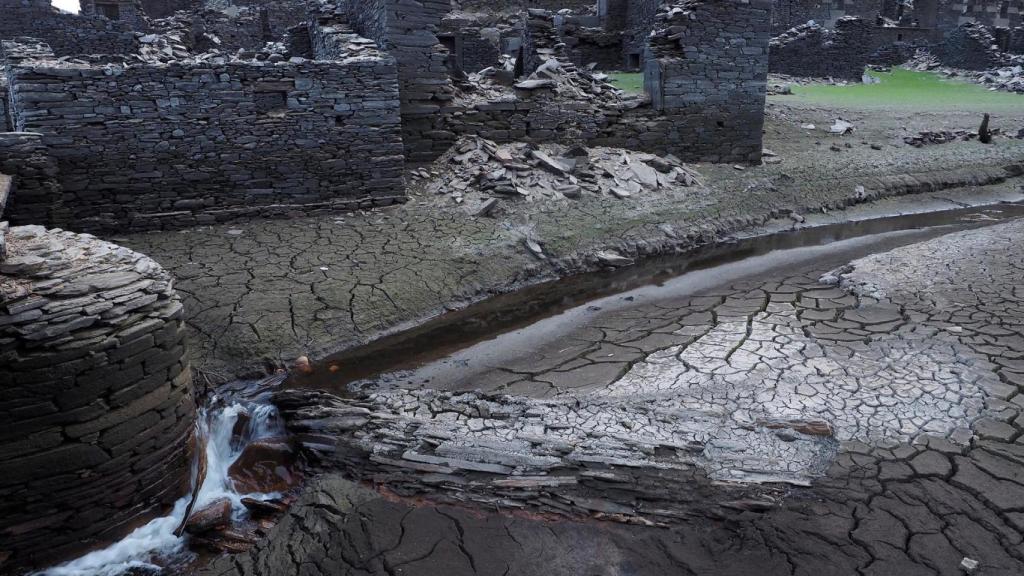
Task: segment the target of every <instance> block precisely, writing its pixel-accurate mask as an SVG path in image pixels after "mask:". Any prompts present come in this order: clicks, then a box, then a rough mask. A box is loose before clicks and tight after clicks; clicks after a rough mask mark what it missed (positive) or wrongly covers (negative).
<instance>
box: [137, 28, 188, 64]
mask: <svg viewBox="0 0 1024 576" xmlns="http://www.w3.org/2000/svg"><path fill="white" fill-rule="evenodd" d="M186 38H188V32H187V31H186V30H174V31H168V32H164V33H162V34H146V35H145V36H142V37H141V38H139V43H140V46H139V53H138V56H139V59H140V60H142V61H143V62H173V61H176V60H184V59H187V58H190V57H191V56H192V51H191V50H190V48H189V45H188V43H187V41H186Z"/></svg>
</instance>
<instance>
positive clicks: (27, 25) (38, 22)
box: [0, 0, 139, 56]
mask: <svg viewBox="0 0 1024 576" xmlns="http://www.w3.org/2000/svg"><path fill="white" fill-rule="evenodd" d="M0 13H2V14H3V17H2V18H0V40H9V39H13V38H18V37H24V36H30V37H33V38H39V39H41V40H43V41H45V42H46V43H47V44H48V45H49V46H50V47H51V48H52V50H53V52H54V53H55V54H56V55H57V56H72V55H78V54H133V53H135V52H136V51H137V50H138V48H139V42H138V39H137V38H136V35H135V33H134V31H133V30H132V26H131V25H130V24H129V23H127V22H122V21H115V20H109V19H107V18H104V17H103V16H96V15H78V14H66V13H61V12H59V11H58V10H57V9H56V8H53V7H52V6H50V3H49V2H46V1H45V0H31V1H27V2H23V1H22V0H0Z"/></svg>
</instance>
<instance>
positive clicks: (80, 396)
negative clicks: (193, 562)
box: [0, 226, 195, 573]
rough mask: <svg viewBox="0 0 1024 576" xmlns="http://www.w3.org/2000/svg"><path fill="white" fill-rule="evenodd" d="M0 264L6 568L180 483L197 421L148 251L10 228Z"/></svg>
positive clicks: (127, 516) (1, 543) (83, 537)
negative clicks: (137, 251)
mask: <svg viewBox="0 0 1024 576" xmlns="http://www.w3.org/2000/svg"><path fill="white" fill-rule="evenodd" d="M0 235H5V238H6V248H7V250H6V252H7V255H6V258H5V259H3V260H2V261H0V470H2V471H3V472H2V473H0V573H8V572H9V571H14V570H15V569H16V568H26V567H39V566H40V565H43V564H53V563H55V562H58V561H60V560H63V559H67V558H69V557H72V556H74V555H77V554H80V553H82V552H84V551H86V550H87V549H89V548H92V547H95V546H98V545H101V544H105V543H107V542H109V541H112V540H115V539H117V538H120V537H122V536H124V535H125V534H127V533H128V532H129V531H131V530H132V529H133V528H135V527H136V526H138V525H139V524H141V523H142V522H144V521H146V520H147V519H149V518H150V517H153V516H155V515H157V514H159V513H161V512H163V511H164V510H165V509H166V507H167V506H168V505H170V504H172V503H173V502H174V501H175V500H176V499H177V498H179V497H181V496H182V495H183V494H185V492H186V491H187V489H188V479H189V471H190V454H189V452H190V451H189V448H188V445H189V442H188V440H189V437H190V435H191V433H192V430H193V425H194V421H195V403H194V400H193V396H192V387H191V376H190V371H189V366H188V361H187V360H186V357H185V340H184V322H183V320H182V305H181V301H180V298H179V297H178V295H177V294H176V293H175V291H174V289H173V288H172V286H171V277H170V275H169V274H168V273H167V272H166V271H165V270H164V269H163V268H161V267H160V266H159V265H158V264H156V263H155V262H154V261H152V260H151V259H149V258H148V257H146V256H143V255H141V254H138V253H136V252H133V251H131V250H129V249H127V248H123V247H121V246H117V245H115V244H110V243H108V242H104V241H101V240H99V239H97V238H95V237H93V236H90V235H87V234H75V233H71V232H66V231H62V230H59V229H54V230H47V229H45V228H43V227H41V226H23V227H15V228H11V229H10V230H9V231H7V232H6V234H4V233H3V231H0Z"/></svg>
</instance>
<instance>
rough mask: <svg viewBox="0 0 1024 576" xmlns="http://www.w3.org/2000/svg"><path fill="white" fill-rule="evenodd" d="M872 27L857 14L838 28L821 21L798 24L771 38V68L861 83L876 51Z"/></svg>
mask: <svg viewBox="0 0 1024 576" xmlns="http://www.w3.org/2000/svg"><path fill="white" fill-rule="evenodd" d="M872 30H873V28H872V26H871V25H870V24H868V23H867V22H865V21H863V20H861V19H860V18H856V17H853V16H845V17H843V18H840V19H839V20H838V21H837V22H836V27H835V30H834V31H829V30H825V29H824V28H823V27H822V26H819V25H817V24H814V25H809V24H805V25H803V26H798V27H796V28H793V29H791V30H789V31H787V32H786V33H785V34H783V35H780V36H777V37H775V38H773V39H772V41H771V59H770V60H769V69H770V70H771V71H772V72H776V73H779V74H789V75H790V76H803V77H810V78H836V79H843V80H848V81H851V82H859V81H860V80H861V78H862V77H863V75H864V67H865V66H866V65H867V63H868V59H869V58H870V56H871V53H872V52H873V48H872V44H873V40H872V38H873V35H872Z"/></svg>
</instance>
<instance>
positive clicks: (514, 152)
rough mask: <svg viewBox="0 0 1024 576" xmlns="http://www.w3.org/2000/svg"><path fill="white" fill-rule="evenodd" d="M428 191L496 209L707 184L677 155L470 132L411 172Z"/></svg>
mask: <svg viewBox="0 0 1024 576" xmlns="http://www.w3.org/2000/svg"><path fill="white" fill-rule="evenodd" d="M411 176H412V181H413V182H418V183H419V184H420V188H421V189H422V190H423V192H424V193H426V194H428V195H444V196H447V197H449V198H451V200H452V201H453V202H455V203H457V204H462V203H464V202H465V203H466V205H467V206H468V207H469V208H468V209H469V210H470V212H471V213H475V214H477V215H478V216H490V215H494V214H495V212H496V211H497V210H498V209H500V208H501V207H503V206H505V207H509V208H511V207H510V206H509V204H510V203H514V202H517V201H525V202H543V201H558V200H564V199H572V200H576V199H580V198H583V197H584V196H588V197H596V196H608V197H612V198H618V199H623V198H630V197H633V196H637V195H643V193H644V192H647V191H655V190H659V189H663V190H671V189H678V188H687V187H691V186H702V185H703V184H702V182H701V178H700V175H699V174H697V172H695V171H694V170H693V169H691V168H689V167H687V166H686V165H684V164H683V163H682V162H680V161H679V159H678V158H676V157H674V156H672V155H666V156H658V155H655V154H647V153H637V152H630V151H628V150H622V149H617V148H604V147H601V148H586V147H583V146H561V145H557V144H543V145H539V146H538V145H534V144H527V143H512V144H496V143H495V142H493V141H490V140H487V139H484V138H479V137H469V138H464V139H462V140H460V141H459V142H457V143H456V145H455V146H454V147H453V148H452V150H450V151H449V152H448V153H446V154H445V155H444V156H442V157H441V158H440V159H439V160H438V161H437V162H435V163H434V164H433V165H432V166H430V167H429V168H418V169H415V170H413V171H412V172H411Z"/></svg>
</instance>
